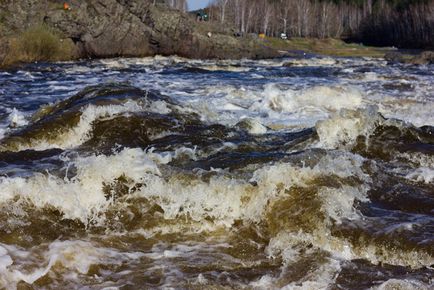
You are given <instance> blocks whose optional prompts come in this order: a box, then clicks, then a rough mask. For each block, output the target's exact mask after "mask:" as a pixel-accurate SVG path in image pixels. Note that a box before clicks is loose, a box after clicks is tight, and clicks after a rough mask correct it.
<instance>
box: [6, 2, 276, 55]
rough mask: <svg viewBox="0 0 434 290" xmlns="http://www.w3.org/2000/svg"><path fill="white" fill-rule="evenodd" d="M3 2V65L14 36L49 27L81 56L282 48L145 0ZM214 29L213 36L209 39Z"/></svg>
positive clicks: (246, 51)
mask: <svg viewBox="0 0 434 290" xmlns="http://www.w3.org/2000/svg"><path fill="white" fill-rule="evenodd" d="M63 3H64V2H63V1H54V0H0V63H1V62H2V59H4V58H5V56H6V54H7V53H8V47H9V46H8V40H10V39H11V38H13V37H14V35H16V34H19V33H20V32H23V31H25V30H26V29H29V28H30V27H32V26H37V25H41V24H44V25H47V26H48V27H50V28H52V29H55V30H56V31H58V32H59V33H60V34H61V35H62V41H63V40H65V39H66V40H68V41H72V43H73V44H74V51H75V56H77V57H116V56H152V55H156V54H161V55H173V54H176V55H179V56H184V57H189V58H242V57H246V58H269V57H275V56H277V52H276V51H274V50H272V49H270V48H268V47H265V46H263V45H262V44H261V42H260V41H259V40H257V39H254V38H247V37H246V38H235V37H233V36H232V35H231V31H229V30H227V29H225V28H223V27H220V26H219V25H217V24H211V23H204V22H196V20H195V19H194V17H193V16H191V15H188V14H186V13H181V12H179V11H177V10H173V9H170V8H168V7H163V6H154V5H152V4H150V3H149V1H144V0H87V1H80V0H69V1H67V3H68V5H69V7H70V9H69V10H65V9H64V7H63ZM209 32H210V33H211V37H209V35H208V34H209Z"/></svg>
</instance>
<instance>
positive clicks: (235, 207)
mask: <svg viewBox="0 0 434 290" xmlns="http://www.w3.org/2000/svg"><path fill="white" fill-rule="evenodd" d="M362 163H363V159H362V158H361V157H358V156H355V155H342V156H333V157H332V156H325V157H323V159H321V160H320V162H319V163H318V164H317V165H316V166H314V167H312V168H311V167H300V166H294V165H291V164H289V163H278V164H275V165H268V166H264V167H263V168H260V169H258V170H256V171H255V172H254V173H253V177H252V178H251V180H249V181H245V180H242V179H234V178H231V177H226V176H225V175H219V174H218V175H215V176H213V177H211V178H210V179H209V181H207V182H205V181H201V180H199V179H191V178H190V179H187V180H186V177H185V176H178V175H174V176H172V177H171V178H169V179H167V178H166V179H163V178H160V177H158V176H155V175H154V176H151V175H148V176H147V177H145V179H144V183H145V184H146V185H147V186H146V187H144V188H142V189H141V190H140V191H139V192H137V194H138V195H140V196H143V197H146V198H147V199H150V200H153V201H155V202H156V203H157V204H159V205H160V206H161V207H162V209H163V210H164V216H165V218H166V219H176V218H177V217H179V216H180V215H188V216H189V217H191V218H192V219H193V220H196V221H199V220H203V219H206V218H207V217H211V218H213V219H215V223H217V224H222V225H226V226H231V225H232V224H233V222H234V221H235V220H237V219H240V218H241V219H245V220H250V221H253V222H259V221H260V220H261V219H262V218H263V213H264V211H265V209H266V207H267V205H268V203H269V202H270V201H271V200H272V199H275V198H276V197H278V196H280V195H282V194H285V192H286V190H287V189H289V188H291V187H293V186H301V187H305V186H308V184H309V181H311V180H312V179H314V178H317V177H319V176H323V175H327V174H328V173H329V172H332V173H333V174H334V175H336V176H339V177H341V178H346V177H349V176H357V177H358V178H360V179H361V180H364V181H366V179H367V175H365V174H364V173H363V171H362V170H361V169H360V166H361V164H362ZM253 184H255V185H253ZM345 190H346V191H348V189H345ZM348 192H350V193H347V194H345V193H340V194H339V195H337V196H335V197H336V198H341V199H345V198H347V199H348V201H347V202H344V201H342V202H339V203H340V204H341V205H342V206H343V208H344V210H345V209H348V211H349V212H348V213H347V212H344V210H342V209H339V208H338V207H337V206H335V207H332V206H330V207H329V209H328V211H329V213H330V216H331V218H333V219H340V218H342V217H347V218H350V217H353V218H354V216H355V214H353V211H352V209H351V210H350V209H349V208H350V206H349V204H352V203H353V202H354V200H355V199H358V200H366V196H365V191H363V192H361V193H358V194H354V195H351V193H352V192H351V191H348ZM321 198H322V197H321ZM332 198H333V197H332V196H331V194H330V193H327V192H324V196H323V200H324V202H325V203H327V202H328V201H330V203H331V199H332ZM344 205H345V207H344ZM334 211H336V212H334ZM338 211H339V212H338ZM332 212H333V214H331V213H332Z"/></svg>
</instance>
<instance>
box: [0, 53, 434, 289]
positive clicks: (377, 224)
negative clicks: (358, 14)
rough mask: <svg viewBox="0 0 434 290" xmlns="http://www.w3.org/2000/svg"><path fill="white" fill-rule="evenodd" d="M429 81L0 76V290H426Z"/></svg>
mask: <svg viewBox="0 0 434 290" xmlns="http://www.w3.org/2000/svg"><path fill="white" fill-rule="evenodd" d="M433 69H434V66H432V65H431V66H408V65H388V64H386V63H385V62H384V61H382V60H375V59H345V58H320V57H317V58H316V57H314V58H304V59H286V60H272V61H250V60H242V61H196V60H186V59H181V58H176V57H169V58H164V57H155V58H144V59H116V60H100V61H89V62H67V63H57V64H33V65H29V66H26V67H23V68H21V69H20V70H16V71H8V72H0V100H1V103H0V288H6V289H16V288H18V289H77V288H78V289H159V288H160V289H171V288H174V289H281V288H283V289H429V288H430V287H432V286H433V280H432V277H433V275H434V269H433V264H434V258H433V257H434V127H433V126H434V70H433ZM431 289H432V288H431Z"/></svg>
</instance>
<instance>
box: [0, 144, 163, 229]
mask: <svg viewBox="0 0 434 290" xmlns="http://www.w3.org/2000/svg"><path fill="white" fill-rule="evenodd" d="M169 161H170V159H167V157H166V158H164V157H161V156H159V155H156V154H153V153H146V152H145V151H142V150H140V149H125V150H123V151H121V152H120V153H118V154H116V155H113V156H104V155H93V156H90V157H79V158H77V159H76V160H74V161H72V162H71V163H70V164H69V165H68V166H73V167H75V168H76V169H77V174H76V176H75V177H73V178H71V179H68V178H66V177H65V178H60V177H56V176H53V175H49V174H35V175H34V176H33V177H30V178H23V177H15V178H8V177H1V178H0V186H1V188H2V195H1V196H0V201H1V202H3V203H4V202H7V201H10V200H11V199H13V198H14V197H19V198H22V199H24V200H27V201H29V202H31V203H32V204H33V205H35V206H37V207H41V208H42V207H45V206H52V207H54V208H57V209H58V210H60V211H61V212H62V214H63V216H64V218H66V219H78V220H81V221H82V222H83V223H85V224H87V223H89V222H98V221H99V220H101V219H102V218H103V217H102V216H101V215H102V214H103V213H104V211H105V209H106V208H107V207H108V206H109V205H110V203H111V201H110V199H107V198H106V196H105V192H104V184H111V183H112V182H114V181H115V180H116V179H117V178H119V177H121V176H127V177H128V178H129V179H130V183H131V185H134V184H136V183H138V182H141V181H142V179H143V177H144V176H146V175H147V174H148V175H159V174H160V171H159V169H158V167H157V165H156V162H157V163H160V162H161V163H167V162H169Z"/></svg>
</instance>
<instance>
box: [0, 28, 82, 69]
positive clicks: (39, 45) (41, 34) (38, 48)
mask: <svg viewBox="0 0 434 290" xmlns="http://www.w3.org/2000/svg"><path fill="white" fill-rule="evenodd" d="M73 57H74V44H73V43H72V41H71V40H70V39H62V37H61V34H60V33H59V32H57V31H55V30H53V29H52V28H50V27H48V26H46V25H39V26H36V27H33V28H30V29H28V30H26V31H24V32H22V33H21V34H19V35H17V36H16V37H12V38H10V41H9V49H8V54H7V56H6V58H5V60H4V63H3V65H11V64H15V63H23V62H34V61H58V60H69V59H72V58H73Z"/></svg>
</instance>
